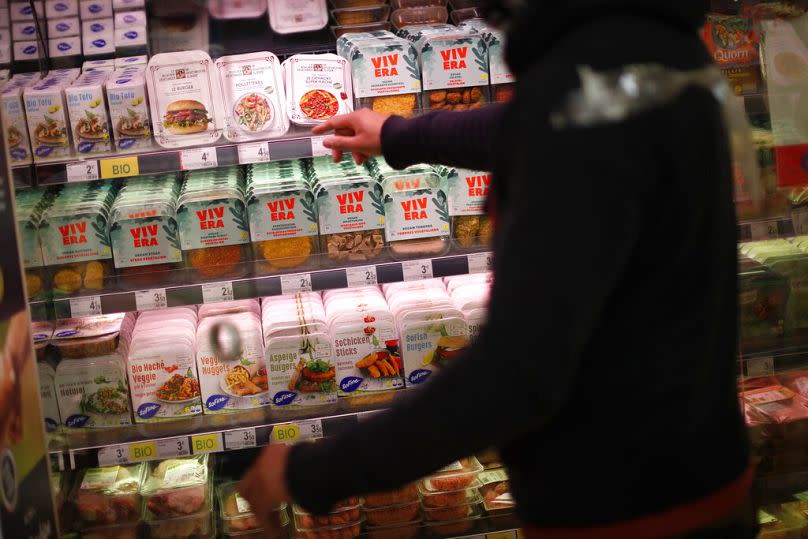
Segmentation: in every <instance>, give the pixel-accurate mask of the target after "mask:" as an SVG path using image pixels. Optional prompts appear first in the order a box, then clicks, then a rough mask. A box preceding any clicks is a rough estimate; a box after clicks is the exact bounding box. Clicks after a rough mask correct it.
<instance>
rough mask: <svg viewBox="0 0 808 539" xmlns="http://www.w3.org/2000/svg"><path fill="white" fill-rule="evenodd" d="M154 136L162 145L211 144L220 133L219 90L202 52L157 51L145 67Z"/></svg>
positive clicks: (208, 59) (177, 146)
mask: <svg viewBox="0 0 808 539" xmlns="http://www.w3.org/2000/svg"><path fill="white" fill-rule="evenodd" d="M146 83H147V85H148V88H149V97H150V101H149V106H150V108H151V116H152V118H153V119H154V124H155V131H154V136H155V138H156V139H157V143H158V144H160V146H163V147H165V148H179V147H183V146H195V145H198V144H213V143H214V142H216V141H217V140H218V139H219V137H220V136H221V135H222V130H223V129H224V112H223V111H222V92H221V86H220V84H219V81H218V78H217V77H216V74H215V73H214V66H213V62H212V61H211V59H210V56H208V54H207V53H205V52H203V51H184V52H171V53H162V54H156V55H154V56H152V57H151V59H150V60H149V65H148V69H147V70H146Z"/></svg>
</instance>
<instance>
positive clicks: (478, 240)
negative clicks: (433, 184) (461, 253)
mask: <svg viewBox="0 0 808 539" xmlns="http://www.w3.org/2000/svg"><path fill="white" fill-rule="evenodd" d="M445 173H446V175H447V184H448V194H449V215H450V216H451V217H452V239H453V240H454V241H455V243H456V244H457V245H459V246H460V247H464V248H468V247H475V246H478V245H489V244H490V242H491V236H492V235H493V232H494V230H493V223H492V222H491V219H490V218H489V217H488V216H487V215H486V211H485V203H486V200H487V199H488V193H489V190H490V187H491V174H490V173H489V172H481V171H476V170H466V169H459V168H456V169H447V170H446V171H445Z"/></svg>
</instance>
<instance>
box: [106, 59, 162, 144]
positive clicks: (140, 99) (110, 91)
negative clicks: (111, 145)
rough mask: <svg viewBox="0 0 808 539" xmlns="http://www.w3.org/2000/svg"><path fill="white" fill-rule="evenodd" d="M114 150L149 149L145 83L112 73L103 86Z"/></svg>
mask: <svg viewBox="0 0 808 539" xmlns="http://www.w3.org/2000/svg"><path fill="white" fill-rule="evenodd" d="M106 90H107V99H108V100H109V116H110V122H111V123H110V125H111V126H112V132H113V133H114V138H115V146H116V147H117V148H119V149H121V150H129V149H137V148H146V147H151V145H152V142H151V134H152V133H151V117H150V115H149V101H148V99H147V95H146V79H145V78H144V77H143V76H142V75H140V74H133V75H129V74H126V73H122V72H118V71H115V72H113V73H112V74H111V75H110V76H109V78H107V82H106Z"/></svg>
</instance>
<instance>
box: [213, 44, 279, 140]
mask: <svg viewBox="0 0 808 539" xmlns="http://www.w3.org/2000/svg"><path fill="white" fill-rule="evenodd" d="M216 70H217V72H218V75H219V82H220V83H221V85H222V96H223V97H224V108H225V130H224V136H225V137H227V140H232V141H234V142H242V141H248V140H260V139H265V138H269V137H277V136H280V135H283V134H284V133H286V132H287V131H288V130H289V118H288V117H287V115H286V93H285V90H284V86H283V72H282V69H281V64H280V61H279V60H278V58H277V56H275V55H274V54H272V53H271V52H254V53H250V54H239V55H235V56H222V57H221V58H219V59H218V60H216Z"/></svg>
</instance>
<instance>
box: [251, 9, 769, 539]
mask: <svg viewBox="0 0 808 539" xmlns="http://www.w3.org/2000/svg"><path fill="white" fill-rule="evenodd" d="M706 4H707V2H701V1H694V0H681V1H678V2H673V1H671V0H567V1H564V2H547V1H535V2H526V1H522V2H514V1H507V2H506V1H503V2H502V3H501V4H500V5H499V6H495V7H498V8H499V9H498V10H495V11H497V12H498V13H499V14H500V15H504V16H503V17H502V20H503V21H504V23H505V24H506V25H507V35H508V42H507V53H506V58H507V61H508V63H509V65H510V67H511V69H512V71H513V72H514V73H515V74H516V76H517V80H518V82H517V86H516V91H515V98H514V100H513V101H512V102H511V103H509V104H507V105H492V106H490V107H488V108H486V109H483V110H479V111H470V112H437V113H431V114H427V115H425V116H422V117H419V118H415V119H410V120H405V119H402V118H398V117H390V118H387V117H385V116H381V115H378V114H375V113H372V112H370V111H366V110H365V111H358V112H356V113H353V114H351V115H347V116H343V117H337V118H335V119H333V120H332V121H330V122H328V123H326V124H325V125H324V126H322V127H321V128H319V129H317V130H315V131H316V132H318V133H322V132H326V131H329V130H335V131H336V135H335V136H332V137H329V138H328V139H326V146H327V147H330V148H332V149H333V151H334V153H335V156H339V155H340V154H341V153H342V152H343V151H351V152H353V153H354V156H355V158H356V159H357V160H358V161H362V160H364V159H366V158H367V157H368V156H371V155H377V154H379V153H382V154H383V155H384V156H385V158H386V159H387V160H388V162H390V163H391V164H392V165H393V166H396V167H404V166H407V165H410V164H413V163H416V162H434V163H442V164H446V165H453V166H461V167H465V168H474V169H484V170H491V171H492V172H493V175H494V192H493V194H492V199H491V200H490V205H491V207H492V211H493V212H494V213H495V217H496V233H495V238H494V245H493V249H494V255H495V256H494V283H493V288H492V292H491V299H490V307H489V320H488V323H487V326H486V327H485V328H484V330H483V331H482V333H481V335H480V336H479V338H478V340H477V341H476V342H475V343H474V345H473V346H472V347H471V348H470V349H469V350H468V351H467V353H466V354H465V355H464V356H463V357H461V358H458V360H457V361H456V362H454V363H453V364H452V365H451V366H450V367H449V368H447V369H445V370H444V371H443V372H442V373H441V374H440V375H439V376H436V377H434V379H432V380H430V381H429V383H427V384H425V385H424V386H422V387H420V388H419V389H417V390H415V391H412V392H411V393H412V394H409V395H407V398H404V399H401V400H400V401H399V402H396V403H395V405H393V406H392V407H391V409H390V410H388V411H386V412H385V413H382V414H377V415H375V416H373V417H372V418H370V419H368V420H367V421H363V422H360V423H359V424H357V425H355V426H353V427H352V428H349V429H346V430H344V431H343V432H341V433H339V435H337V436H335V437H332V438H329V439H327V440H325V441H324V442H323V443H320V444H316V445H309V444H304V445H299V446H295V447H294V448H292V449H288V448H285V447H280V446H270V447H269V448H267V449H265V450H264V453H263V454H262V456H261V457H260V458H259V459H258V460H257V461H256V463H255V464H254V466H253V468H252V469H251V471H250V472H249V473H248V474H247V476H246V477H245V479H244V481H243V483H242V490H243V494H244V495H245V496H246V497H247V498H248V499H249V500H250V501H251V502H252V503H253V507H254V508H256V507H267V508H268V507H269V505H268V504H269V503H274V502H277V501H282V500H288V499H293V500H294V501H295V502H297V503H298V504H300V505H302V506H303V507H304V508H306V509H308V510H310V511H312V512H315V513H323V512H326V511H328V510H329V509H331V508H332V507H333V506H334V505H335V504H336V503H337V502H338V501H339V500H341V499H344V498H346V497H349V496H352V495H357V494H363V493H369V492H375V491H382V490H385V489H392V488H395V487H399V486H401V485H403V484H405V483H407V482H410V481H413V480H415V479H416V478H418V477H421V476H424V475H426V474H428V473H430V472H433V471H435V470H436V469H438V468H440V467H442V466H444V465H446V464H447V463H449V462H451V461H453V460H455V459H458V458H459V457H463V456H465V455H469V454H471V453H473V452H477V451H480V450H483V449H485V448H488V447H490V446H494V447H496V448H497V449H499V451H500V453H501V455H502V458H503V459H504V462H505V464H506V465H507V467H508V469H509V473H510V478H511V488H512V492H513V495H514V497H515V499H516V502H517V513H518V516H519V517H520V519H521V520H522V521H523V523H524V529H525V533H526V534H527V536H528V537H530V538H548V539H554V538H559V539H561V538H565V539H566V538H573V539H584V538H597V539H603V538H620V539H630V538H635V537H636V538H640V537H642V538H645V537H680V536H681V537H721V538H733V537H754V536H755V528H756V524H755V523H754V511H753V510H752V509H751V504H750V503H749V502H748V496H749V490H750V485H751V482H752V475H753V470H752V467H751V466H750V455H749V449H748V444H747V436H746V431H745V427H744V424H743V420H742V417H741V413H740V410H739V406H738V400H737V395H736V387H735V369H736V344H737V329H736V310H737V305H736V300H737V289H736V286H737V285H736V221H735V213H734V206H733V200H732V178H731V164H730V156H729V148H728V140H727V139H728V137H727V132H726V130H725V127H724V124H723V119H722V116H721V107H720V105H719V103H718V102H717V101H716V99H715V98H714V97H713V96H712V94H711V93H710V92H708V91H707V90H704V89H700V88H696V87H693V88H689V89H687V90H685V91H684V92H683V93H682V94H681V95H679V96H678V97H677V98H676V99H675V100H674V101H673V102H669V103H665V104H659V105H658V106H655V107H651V108H650V109H648V110H644V111H642V112H640V113H638V114H634V115H631V116H629V117H627V118H624V119H622V120H620V121H616V122H611V123H606V124H602V125H595V126H589V127H577V126H570V127H568V128H566V129H558V128H556V127H553V125H552V124H551V122H550V118H551V116H552V115H553V113H554V112H555V111H558V110H559V109H560V108H561V107H562V105H563V103H564V102H565V100H566V97H567V96H568V95H569V94H570V93H571V92H573V91H574V90H576V89H577V88H579V87H580V84H581V81H580V79H579V75H578V66H588V67H590V68H591V69H593V70H595V71H598V72H602V71H609V70H619V69H621V68H623V67H624V66H626V65H629V64H657V65H661V66H664V67H666V68H668V69H674V70H687V71H689V70H697V69H701V68H703V67H705V66H706V65H708V64H709V62H710V59H709V56H708V54H707V52H706V50H705V49H704V47H703V45H702V44H701V42H700V40H699V38H698V36H697V28H698V26H699V25H700V24H701V23H702V20H703V17H704V15H705V13H706V11H707V6H706ZM259 504H261V505H260V506H259ZM258 512H259V515H260V513H261V510H258Z"/></svg>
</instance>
